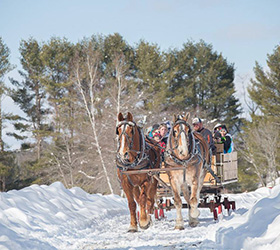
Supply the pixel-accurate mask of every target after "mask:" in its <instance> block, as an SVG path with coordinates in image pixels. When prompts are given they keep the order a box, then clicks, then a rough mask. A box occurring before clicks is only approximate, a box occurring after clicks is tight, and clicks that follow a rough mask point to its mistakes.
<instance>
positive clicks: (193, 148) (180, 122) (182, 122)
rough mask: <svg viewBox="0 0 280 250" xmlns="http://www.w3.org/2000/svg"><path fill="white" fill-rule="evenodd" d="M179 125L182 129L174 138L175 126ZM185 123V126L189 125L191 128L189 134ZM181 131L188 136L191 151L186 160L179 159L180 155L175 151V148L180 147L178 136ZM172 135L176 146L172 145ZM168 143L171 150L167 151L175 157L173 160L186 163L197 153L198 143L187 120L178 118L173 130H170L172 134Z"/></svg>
mask: <svg viewBox="0 0 280 250" xmlns="http://www.w3.org/2000/svg"><path fill="white" fill-rule="evenodd" d="M177 125H179V127H180V130H179V134H178V135H177V137H176V138H174V127H175V126H177ZM183 125H185V126H187V127H188V128H189V131H188V134H187V133H186V131H185V130H184V128H183ZM181 133H184V134H185V136H186V138H188V151H189V155H190V157H189V158H188V159H186V160H180V159H178V157H176V154H175V152H174V150H175V149H177V148H178V147H179V144H178V138H179V137H180V136H181ZM172 136H173V138H174V140H175V145H174V146H173V145H172V140H171V139H172ZM168 143H169V150H170V152H168V151H167V152H166V153H167V154H168V155H169V156H170V157H171V158H172V159H173V161H175V162H176V163H178V164H186V163H187V162H189V161H190V160H191V159H192V158H193V157H194V155H195V154H196V143H195V139H194V135H193V132H192V130H191V126H190V125H189V124H188V123H187V122H186V121H185V120H182V119H178V120H177V121H176V122H175V124H174V125H173V127H172V130H171V132H170V135H169V138H168Z"/></svg>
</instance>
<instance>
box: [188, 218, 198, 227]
mask: <svg viewBox="0 0 280 250" xmlns="http://www.w3.org/2000/svg"><path fill="white" fill-rule="evenodd" d="M198 224H199V221H198V219H194V218H190V221H189V225H190V227H196V226H197V225H198Z"/></svg>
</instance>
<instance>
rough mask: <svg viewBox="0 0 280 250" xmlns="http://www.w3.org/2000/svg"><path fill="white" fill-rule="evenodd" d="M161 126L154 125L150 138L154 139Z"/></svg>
mask: <svg viewBox="0 0 280 250" xmlns="http://www.w3.org/2000/svg"><path fill="white" fill-rule="evenodd" d="M158 129H159V124H154V125H153V127H152V129H151V131H150V132H149V137H150V138H153V137H154V134H155V133H157V132H159V130H158Z"/></svg>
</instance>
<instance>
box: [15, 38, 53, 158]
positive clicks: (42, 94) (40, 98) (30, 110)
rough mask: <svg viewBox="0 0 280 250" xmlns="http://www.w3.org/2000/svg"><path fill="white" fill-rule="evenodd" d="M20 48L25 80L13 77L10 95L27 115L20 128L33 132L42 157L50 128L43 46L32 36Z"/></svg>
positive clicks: (38, 154) (22, 74) (23, 41)
mask: <svg viewBox="0 0 280 250" xmlns="http://www.w3.org/2000/svg"><path fill="white" fill-rule="evenodd" d="M19 50H20V53H21V58H20V62H21V65H22V68H23V70H24V71H19V74H20V75H21V77H22V78H23V80H22V82H19V81H16V80H14V79H11V83H12V84H13V85H14V87H15V89H13V90H11V93H10V96H11V98H12V99H13V100H14V102H15V103H16V104H18V105H19V107H20V109H21V110H22V111H23V112H24V113H25V115H26V117H24V119H25V120H26V122H27V124H22V125H21V126H20V128H21V129H23V128H25V129H26V130H28V131H29V132H32V134H33V136H34V138H35V140H36V147H37V158H38V159H40V157H41V147H42V142H43V140H44V137H46V135H47V134H48V130H49V126H48V125H47V123H46V121H45V119H46V115H47V114H48V108H45V107H44V102H45V99H46V91H45V89H44V86H43V84H42V77H43V74H44V65H43V62H42V59H41V46H40V45H39V43H38V42H37V41H36V40H35V39H33V38H30V39H28V40H27V41H25V40H22V41H21V43H20V48H19Z"/></svg>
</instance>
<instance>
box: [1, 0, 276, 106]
mask: <svg viewBox="0 0 280 250" xmlns="http://www.w3.org/2000/svg"><path fill="white" fill-rule="evenodd" d="M279 10H280V1H279V0H172V1H171V0H138V1H136V0H0V36H1V37H2V38H3V40H4V42H5V43H6V45H7V46H8V47H9V48H10V50H11V62H12V63H13V64H15V65H17V66H18V67H19V52H18V48H19V43H20V40H21V39H28V38H29V37H31V36H32V37H34V38H35V39H37V40H38V41H47V40H49V39H50V38H51V37H52V36H58V37H66V38H68V39H69V40H70V41H73V42H77V41H78V40H80V39H82V38H83V37H89V36H91V35H93V34H103V35H108V34H113V33H115V32H118V33H120V34H121V35H122V36H123V38H124V39H125V40H126V41H127V42H128V43H129V44H130V45H135V44H136V43H137V42H139V40H140V39H144V40H146V41H148V42H151V43H156V44H158V45H159V46H160V48H161V49H162V50H167V49H169V48H179V49H180V48H181V47H182V45H183V44H184V43H185V42H187V41H188V40H189V39H192V40H193V41H199V40H200V39H203V40H204V41H205V42H206V43H208V44H212V45H213V48H214V50H215V51H217V52H218V53H222V54H223V56H224V57H225V58H227V60H228V62H229V63H234V65H235V69H236V80H235V83H236V90H237V93H238V95H239V96H240V98H242V93H243V90H242V89H243V88H242V84H245V85H246V84H248V82H249V79H250V77H253V73H252V72H253V67H254V66H255V61H257V62H259V63H260V64H261V65H262V66H263V67H264V68H266V59H267V54H271V53H273V50H274V48H275V47H276V46H277V45H279V44H280V15H279ZM16 72H17V69H16V70H14V71H13V72H11V73H10V76H13V77H19V76H18V74H17V73H16ZM5 82H7V83H8V79H7V77H6V79H5ZM241 102H242V100H241ZM5 105H6V107H10V106H11V103H10V101H9V100H8V99H7V100H5V102H4V104H3V108H4V109H5Z"/></svg>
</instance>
